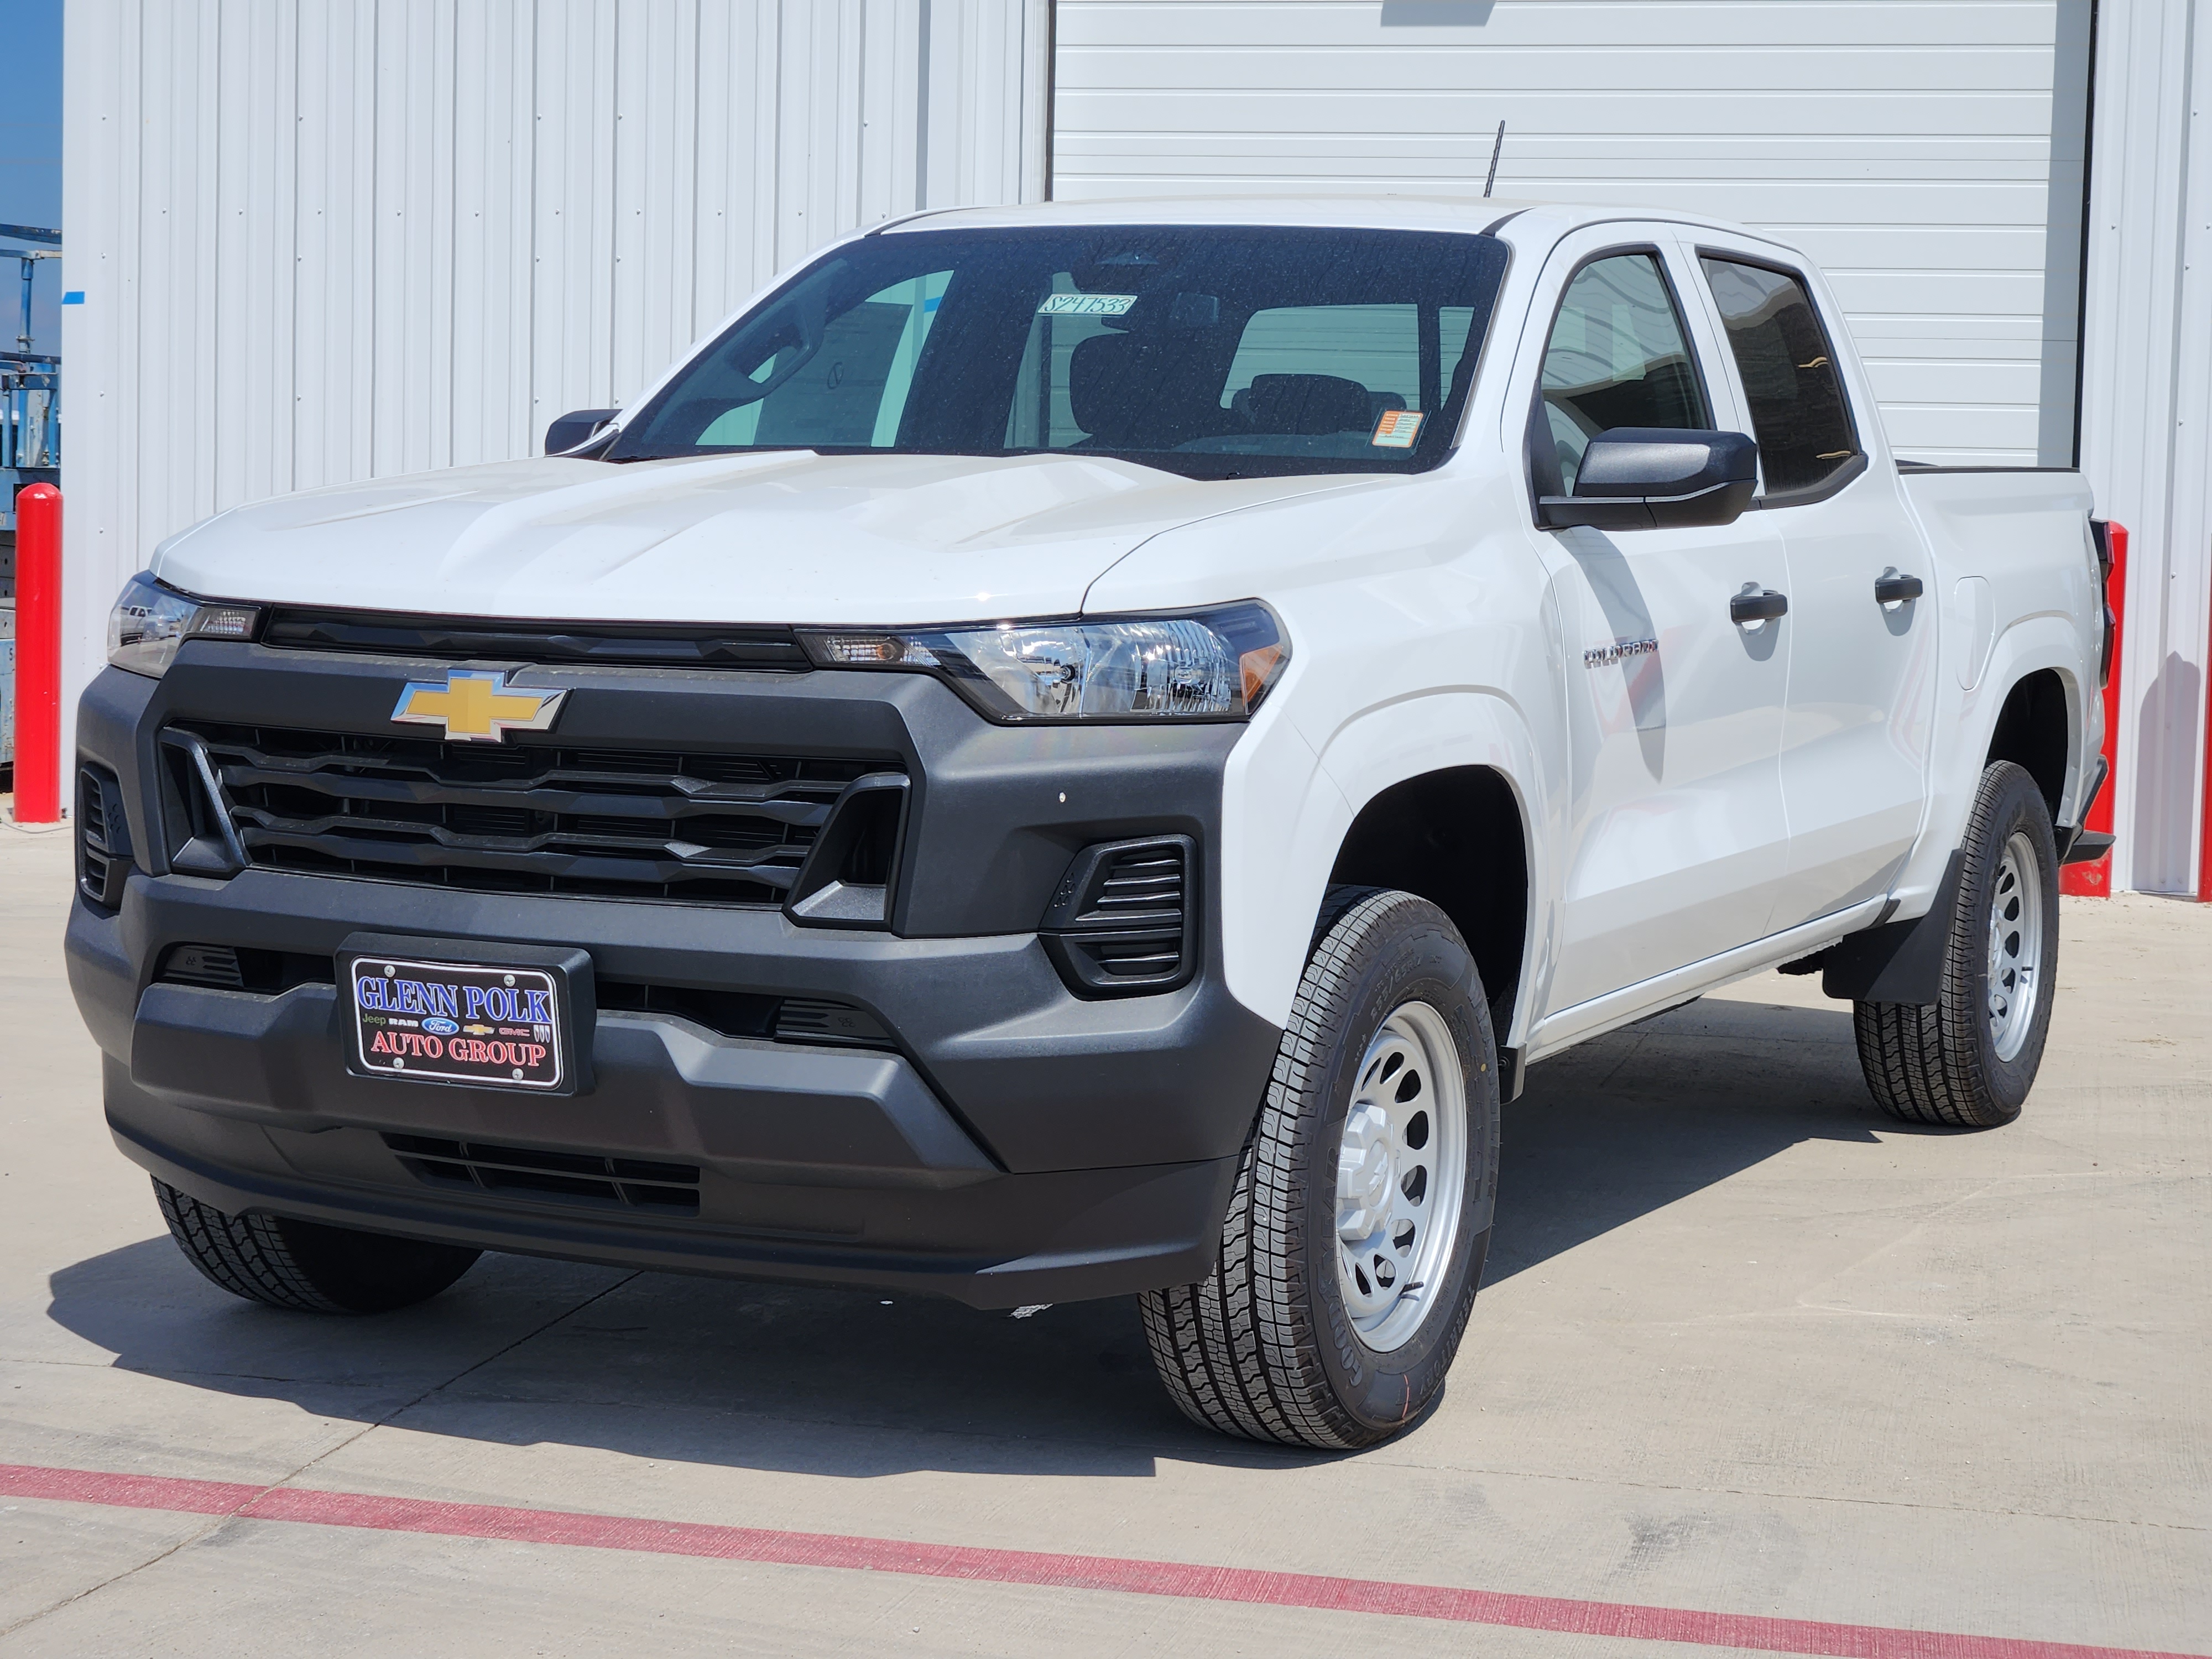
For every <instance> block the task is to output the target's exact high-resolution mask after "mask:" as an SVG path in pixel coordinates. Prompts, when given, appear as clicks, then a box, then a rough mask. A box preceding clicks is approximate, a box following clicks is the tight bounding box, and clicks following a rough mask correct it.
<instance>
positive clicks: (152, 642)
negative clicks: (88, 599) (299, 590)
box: [107, 575, 261, 680]
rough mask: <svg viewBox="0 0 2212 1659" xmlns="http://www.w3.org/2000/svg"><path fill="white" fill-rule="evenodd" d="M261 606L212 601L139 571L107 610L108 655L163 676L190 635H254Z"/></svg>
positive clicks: (136, 670)
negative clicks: (203, 600)
mask: <svg viewBox="0 0 2212 1659" xmlns="http://www.w3.org/2000/svg"><path fill="white" fill-rule="evenodd" d="M260 620H261V612H260V611H258V610H257V609H256V608H255V607H254V606H252V605H208V604H205V603H203V602H202V601H201V600H198V599H191V598H189V597H187V596H186V595H185V594H182V593H179V592H177V591H176V590H175V589H174V588H171V587H164V586H161V583H159V582H157V581H155V580H154V579H153V578H152V577H151V576H146V575H137V576H133V577H132V578H131V580H129V581H128V582H125V584H124V586H123V596H122V598H120V599H117V600H116V602H115V609H114V610H112V611H109V612H108V613H107V660H108V661H110V662H111V663H112V664H114V665H115V666H117V667H118V668H127V669H129V670H130V671H131V672H132V673H134V674H145V675H149V676H150V677H151V678H155V679H157V680H158V679H160V678H161V676H162V675H164V674H166V673H167V672H168V671H169V665H170V664H171V663H173V662H174V661H175V660H176V659H177V647H179V646H180V645H182V644H183V643H184V642H185V641H186V640H188V639H195V638H207V639H222V640H250V639H252V637H253V629H254V627H255V625H256V624H257V623H258V622H259V621H260Z"/></svg>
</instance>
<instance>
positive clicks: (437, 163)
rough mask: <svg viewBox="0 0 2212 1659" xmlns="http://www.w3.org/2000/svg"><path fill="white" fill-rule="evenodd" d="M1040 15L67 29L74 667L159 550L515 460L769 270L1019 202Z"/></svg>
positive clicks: (356, 9) (511, 12)
mask: <svg viewBox="0 0 2212 1659" xmlns="http://www.w3.org/2000/svg"><path fill="white" fill-rule="evenodd" d="M1048 35H1049V15H1048V7H1047V4H1046V0H354V3H346V0H69V9H68V14H67V40H66V46H67V52H66V63H65V69H64V74H65V76H66V82H67V84H66V100H65V113H64V118H65V133H64V197H65V212H66V223H67V226H68V229H69V240H68V244H67V246H68V254H69V260H68V278H69V286H70V287H71V288H73V289H83V290H84V291H85V303H84V305H83V306H82V307H70V310H69V313H67V326H68V333H67V336H66V338H65V342H64V353H65V357H66V361H67V363H68V375H69V380H68V386H69V393H70V442H69V446H68V451H67V453H68V456H69V466H68V471H67V474H66V476H65V477H64V492H65V495H66V496H67V500H68V528H67V534H68V538H69V541H68V553H69V559H70V622H69V633H70V641H71V644H72V651H71V657H72V662H71V666H72V668H73V669H74V671H75V672H76V680H77V682H78V683H80V684H81V683H82V678H84V677H86V676H87V675H88V674H89V673H90V672H91V671H92V669H93V668H94V666H95V665H96V664H97V663H98V661H99V660H100V653H101V651H102V650H103V649H104V645H103V642H102V641H100V638H99V637H98V635H99V634H100V630H101V629H102V628H103V627H104V625H105V619H106V611H107V608H108V606H109V605H110V603H111V602H112V599H113V598H114V594H115V592H116V589H117V587H118V586H119V585H120V583H121V582H122V580H124V578H125V576H127V575H128V574H130V573H131V571H133V570H135V569H137V568H140V567H141V566H142V565H143V563H144V562H145V557H146V555H147V554H148V553H149V551H150V550H152V548H153V546H154V544H155V543H156V542H157V541H158V540H160V539H161V538H162V537H163V536H166V535H167V534H169V533H170V532H173V531H176V530H179V529H181V528H183V527H184V526H186V525H188V524H190V523H191V522H192V521H193V520H197V519H200V518H203V517H204V516H206V515H207V514H208V513H213V512H216V511H217V510H219V509H221V508H223V507H231V506H234V505H237V504H239V503H240V502H243V501H253V500H258V499H260V498H263V497H265V496H268V495H276V494H280V493H283V492H284V491H287V490H291V489H305V488H309V487H312V486H313V485H317V484H325V483H343V482H346V481H349V480H353V479H358V478H363V477H372V476H378V475H383V474H388V473H394V472H405V471H418V470H420V469H422V468H426V467H435V466H442V465H453V464H457V463H467V462H472V461H480V460H488V459H502V458H506V457H510V456H515V455H521V454H526V453H530V452H531V450H532V448H533V447H535V445H536V442H537V440H538V435H540V434H542V433H543V431H544V426H545V423H546V422H547V421H549V420H550V419H551V418H552V417H553V416H556V415H558V414H560V413H562V411H564V410H569V409H575V408H582V407H589V406H592V405H598V404H611V403H617V402H619V401H620V400H622V399H623V398H626V397H628V396H629V395H630V394H631V393H633V392H636V391H637V390H638V389H639V388H640V387H641V386H644V385H645V384H646V383H647V382H648V381H649V380H651V379H652V378H653V376H655V375H656V374H659V371H660V370H661V369H662V368H665V366H666V365H667V364H668V363H669V362H671V360H672V359H673V358H675V357H676V356H678V354H679V353H680V352H681V351H683V349H684V348H685V347H686V346H687V345H688V344H689V343H690V342H691V341H693V340H694V339H696V338H697V337H699V336H701V335H702V334H704V333H706V332H708V331H710V330H711V329H712V328H713V327H714V326H715V325H716V324H717V323H718V322H719V321H720V319H722V318H724V317H725V316H726V315H727V314H728V313H729V312H730V311H731V310H732V309H733V308H734V307H736V306H737V305H738V304H739V303H741V302H742V301H744V299H745V298H746V297H747V296H748V295H750V294H751V293H753V292H754V291H755V290H757V289H758V288H759V287H760V286H761V285H762V284H763V283H764V282H765V281H766V280H767V279H768V278H769V276H772V275H773V274H774V273H775V271H776V270H780V269H781V268H783V267H784V266H786V265H788V264H791V263H792V262H793V261H794V260H796V259H798V258H800V257H801V256H802V255H804V254H805V253H806V252H808V251H810V250H811V249H812V248H814V247H817V246H820V245H821V244H822V243H823V242H825V241H827V240H830V239H831V238H832V237H834V236H836V235H838V234H842V233H843V232H845V231H848V230H850V229H852V228H855V227H857V226H860V225H863V224H867V223H871V222H875V221H878V220H881V219H884V218H886V217H888V216H891V215H893V214H896V213H902V212H907V211H910V210H913V209H915V208H916V207H927V206H950V205H955V204H963V203H971V202H972V203H1000V202H1008V201H1016V200H1024V199H1033V198H1035V197H1039V196H1041V195H1042V193H1043V189H1044V155H1045V143H1046V138H1045V120H1046V115H1047V110H1046V105H1045V96H1044V92H1045V88H1046V86H1047V84H1048V60H1047V56H1046V53H1047V41H1048Z"/></svg>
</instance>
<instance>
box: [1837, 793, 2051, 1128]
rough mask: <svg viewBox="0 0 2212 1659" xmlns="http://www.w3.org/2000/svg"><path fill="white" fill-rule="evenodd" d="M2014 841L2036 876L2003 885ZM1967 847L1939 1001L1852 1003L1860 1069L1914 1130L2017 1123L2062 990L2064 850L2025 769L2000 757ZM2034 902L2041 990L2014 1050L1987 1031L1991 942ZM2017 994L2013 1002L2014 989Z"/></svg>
mask: <svg viewBox="0 0 2212 1659" xmlns="http://www.w3.org/2000/svg"><path fill="white" fill-rule="evenodd" d="M2015 842H2016V844H2017V846H2018V847H2019V848H2022V849H2026V850H2028V851H2029V852H2030V853H2031V854H2032V858H2033V864H2034V866H2035V868H2034V870H2033V872H2023V871H2021V870H2019V869H2018V868H2017V867H2016V866H2017V860H2015V870H2014V871H2013V872H2011V874H2010V875H2006V876H2003V877H2002V880H2001V873H2002V870H2003V865H2004V858H2005V848H2006V847H2007V846H2008V844H2014V843H2015ZM1960 851H1961V853H1962V854H1963V858H1962V861H1961V862H1962V873H1961V875H1960V883H1959V902H1958V908H1957V909H1956V910H1955V911H1954V914H1953V917H1952V922H1951V936H1950V938H1949V939H1948V941H1947V942H1946V944H1945V947H1944V957H1943V983H1942V1000H1941V1001H1939V1002H1936V1003H1933V1004H1930V1005H1927V1006H1922V1005H1919V1004H1916V1003H1909V1002H1861V1003H1856V1004H1854V1005H1853V1007H1852V1023H1853V1026H1854V1028H1855V1030H1856V1031H1857V1036H1858V1047H1859V1066H1860V1069H1861V1070H1863V1072H1864V1073H1866V1080H1867V1087H1868V1088H1869V1090H1870V1091H1872V1092H1873V1094H1874V1097H1875V1102H1876V1103H1878V1104H1880V1106H1881V1109H1883V1110H1884V1111H1886V1112H1887V1113H1889V1114H1890V1115H1892V1116H1893V1117H1897V1118H1901V1119H1903V1120H1904V1121H1905V1122H1907V1123H1929V1124H1937V1125H1941V1126H1943V1127H1948V1128H1954V1129H1990V1128H1996V1127H1998V1126H1999V1125H2002V1124H2006V1123H2009V1122H2011V1121H2013V1120H2014V1119H2015V1118H2016V1117H2018V1116H2019V1115H2020V1109H2021V1104H2022V1103H2024V1102H2025V1101H2026V1100H2027V1091H2029V1090H2030V1089H2031V1088H2033V1087H2034V1085H2035V1074H2036V1072H2037V1070H2038V1068H2039V1067H2040V1066H2041V1065H2042V1064H2043V1045H2044V1040H2045V1037H2046V1036H2048V1035H2049V1034H2050V1030H2051V997H2052V994H2053V993H2054V992H2055V991H2056V990H2057V973H2058V848H2057V841H2056V839H2055V838H2054V837H2053V836H2052V834H2051V809H2050V807H2049V806H2048V805H2046V803H2045V800H2044V799H2043V792H2042V791H2041V790H2040V789H2039V788H2038V787H2036V783H2035V780H2034V779H2033V778H2032V777H2030V776H2029V775H2028V774H2027V772H2026V771H2025V770H2023V769H2021V768H2020V767H2018V766H2015V765H2014V764H2013V763H2011V762H2010V761H1998V762H1996V763H1994V764H1993V765H1991V766H1990V768H1989V769H1988V770H1986V771H1984V773H1983V774H1982V782H1981V787H1980V789H1979V790H1978V792H1977V793H1976V795H1975V797H1974V805H1973V811H1972V813H1971V814H1970V815H1969V816H1968V818H1967V821H1966V842H1965V844H1964V846H1963V847H1962V848H1961V849H1960ZM2030 887H2032V888H2033V891H2032V892H2031V891H2027V890H2026V889H2027V888H2030ZM2031 904H2033V905H2035V906H2038V907H2039V908H2037V909H2036V910H2035V912H2034V914H2035V915H2037V916H2038V917H2039V919H2040V920H2039V927H2038V928H2037V932H2038V933H2039V935H2040V937H2039V939H2038V940H2036V941H2035V944H2034V948H2033V950H2032V951H2030V954H2031V955H2032V956H2033V958H2034V960H2033V963H2032V964H2025V965H2029V966H2032V969H2033V975H2034V979H2033V992H2034V994H2033V1000H2032V1001H2031V1003H2030V1005H2029V1007H2028V1010H2027V1015H2026V1017H2025V1018H2024V1021H2023V1024H2024V1030H2022V1031H2021V1034H2020V1035H2021V1040H2020V1042H2019V1043H2018V1046H2017V1047H2016V1048H2015V1050H2014V1052H2012V1053H2010V1054H2004V1053H2001V1052H2000V1051H1999V1048H1998V1043H1997V1039H1996V1035H1995V1032H1994V1030H1993V1029H1992V1012H1991V1009H1992V1004H1991V997H1990V941H1991V937H1992V933H1993V931H1994V930H1995V928H1996V925H1997V924H2000V923H2004V922H2006V921H2017V920H2018V918H2019V916H2020V915H2021V913H2022V912H2023V911H2024V910H2025V909H2026V908H2027V907H2029V906H2030V905H2031ZM1993 912H1995V913H1996V915H1995V921H1993V916H1992V913H1993ZM2015 937H2017V935H2016V934H2015ZM2003 988H2004V987H2000V990H2001V991H2002V989H2003ZM2013 990H2014V994H2018V987H2017V986H2016V985H2015V987H2013Z"/></svg>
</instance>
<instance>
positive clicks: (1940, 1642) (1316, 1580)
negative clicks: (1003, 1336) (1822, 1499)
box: [0, 1464, 2212, 1659]
mask: <svg viewBox="0 0 2212 1659" xmlns="http://www.w3.org/2000/svg"><path fill="white" fill-rule="evenodd" d="M0 1495H5V1496H8V1497H13V1498H50V1499H54V1500H57V1501H60V1502H64V1503H76V1504H113V1505H117V1506H119V1507H122V1508H125V1509H139V1510H171V1511H176V1512H181V1513H184V1514H188V1515H234V1516H240V1517H242V1518H245V1519H248V1520H256V1521H291V1522H307V1523H309V1524H313V1525H317V1526H325V1527H362V1528H369V1529H372V1530H374V1531H379V1532H399V1533H413V1534H428V1535H431V1536H435V1537H445V1538H494V1539H501V1540H504V1541H510V1542H514V1543H525V1544H561V1545H568V1546H580V1547H586V1548H590V1549H607V1550H635V1551H640V1552H643V1553H648V1554H653V1555H684V1556H696V1557H702V1558H704V1559H709V1560H716V1561H759V1562H767V1563H771V1564H773V1565H779V1566H796V1567H836V1568H842V1569H846V1570H848V1571H866V1572H895V1573H903V1574H911V1575H915V1576H917V1577H930V1578H958V1579H965V1580H968V1581H969V1582H971V1583H993V1584H1025V1585H1033V1586H1039V1587H1042V1588H1045V1589H1093V1590H1119V1591H1123V1592H1126V1593H1127V1594H1130V1595H1167V1596H1176V1597H1182V1598H1187V1599H1190V1600H1195V1601H1239V1602H1249V1603H1253V1604H1255V1605H1258V1606H1263V1607H1311V1608H1316V1609H1322V1610H1326V1611H1329V1612H1338V1613H1387V1614H1390V1615H1394V1616H1397V1617H1402V1618H1415V1619H1435V1620H1443V1621H1446V1622H1448V1623H1452V1624H1462V1625H1489V1626H1505V1627H1508V1628H1511V1629H1516V1630H1537V1631H1554V1632H1562V1633H1565V1634H1571V1635H1577V1636H1617V1637H1622V1638H1632V1639H1635V1640H1639V1641H1645V1642H1683V1643H1694V1644H1705V1645H1706V1646H1710V1647H1722V1648H1742V1649H1748V1650H1752V1651H1754V1652H1759V1653H1789V1654H1805V1655H1814V1656H1820V1659H2212V1656H2205V1655H2201V1654H2200V1655H2188V1654H2175V1653H2154V1652H2151V1651H2150V1650H2146V1649H2142V1648H2109V1647H2088V1646H2083V1645H2081V1644H2076V1643H2072V1642H2036V1641H2024V1640H2021V1639H2018V1638H2010V1637H2002V1636H1966V1635H1960V1634H1956V1633H1951V1632H1942V1631H1924V1630H1899V1629H1893V1628H1889V1627H1887V1626H1875V1625H1837V1624H1825V1623H1820V1622H1816V1621H1814V1620H1802V1619H1768V1618H1762V1617H1760V1616H1759V1615H1757V1614H1753V1613H1705V1612H1699V1611H1698V1610H1696V1609H1693V1608H1687V1607H1638V1606H1635V1605H1633V1604H1631V1603H1626V1602H1618V1601H1571V1600H1568V1599H1565V1598H1564V1597H1559V1596H1550V1595H1507V1594H1504V1593H1501V1592H1498V1591H1495V1590H1471V1589H1449V1588H1447V1587H1445V1586H1443V1585H1440V1584H1400V1583H1387V1582H1383V1581H1378V1580H1373V1579H1364V1578H1331V1577H1321V1576H1318V1575H1316V1574H1311V1573H1302V1572H1262V1571H1255V1570H1253V1569H1250V1568H1245V1567H1207V1566H1194V1565H1188V1564H1187V1563H1183V1562H1176V1561H1139V1560H1125V1559H1119V1558H1116V1557H1112V1556H1100V1555H1048V1554H1044V1553H1038V1552H1036V1551H1030V1550H1000V1549H970V1548H967V1547H963V1546H960V1545H957V1544H926V1543H913V1542H908V1541H902V1540H898V1539H890V1538H854V1537H846V1536H842V1535H840V1534H834V1533H810V1532H781V1531H775V1530H771V1529H768V1528H756V1527H723V1526H714V1525H709V1524H707V1523H704V1522H696V1521H654V1520H648V1519H643V1518H640V1517H635V1516H619V1515H587V1514H580V1513H578V1512H576V1511H574V1510H524V1509H507V1508H502V1507H500V1506H497V1505H494V1504H443V1503H437V1502H435V1501H432V1500H429V1499H425V1498H379V1497H375V1496H373V1495H371V1494H369V1493H366V1492H318V1491H313V1490H310V1489H307V1488H304V1487H299V1486H272V1487H261V1486H242V1485H239V1484H237V1483H235V1482H231V1481H221V1480H171V1479H167V1478H165V1477H162V1476H159V1475H132V1474H101V1473H99V1472H96V1471H93V1470H88V1469H58V1468H31V1467H27V1466H21V1465H15V1464H0Z"/></svg>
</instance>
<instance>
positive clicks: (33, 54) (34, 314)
mask: <svg viewBox="0 0 2212 1659" xmlns="http://www.w3.org/2000/svg"><path fill="white" fill-rule="evenodd" d="M0 40H4V41H5V42H7V46H8V90H7V96H6V98H5V99H4V100H0V224H10V225H58V224H60V223H61V222H62V0H0ZM0 246H5V247H15V246H22V245H21V244H19V243H15V242H9V243H6V244H4V245H0ZM60 264H61V261H60V260H58V259H49V260H45V261H42V262H41V264H40V270H39V274H38V276H37V278H36V279H35V281H34V282H33V284H32V293H31V336H32V345H31V349H32V350H33V351H34V352H42V353H58V352H59V351H60V350H61V349H62V330H61V294H62V280H61V271H60V269H59V266H60ZM0 276H4V277H6V278H9V279H10V281H9V284H8V286H9V289H10V291H9V293H8V295H6V298H7V301H8V303H7V305H6V307H5V308H4V311H5V316H6V319H7V325H6V327H5V329H4V332H5V334H6V338H5V340H4V341H0V349H5V350H9V351H13V350H15V349H16V345H15V294H14V292H13V291H12V279H13V278H14V276H15V266H14V265H13V264H4V265H0ZM79 303H80V304H82V301H79Z"/></svg>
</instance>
